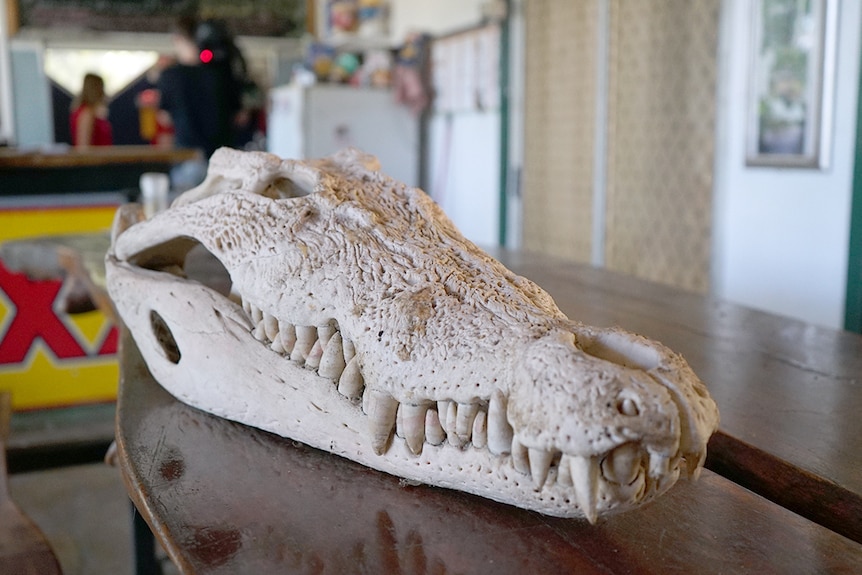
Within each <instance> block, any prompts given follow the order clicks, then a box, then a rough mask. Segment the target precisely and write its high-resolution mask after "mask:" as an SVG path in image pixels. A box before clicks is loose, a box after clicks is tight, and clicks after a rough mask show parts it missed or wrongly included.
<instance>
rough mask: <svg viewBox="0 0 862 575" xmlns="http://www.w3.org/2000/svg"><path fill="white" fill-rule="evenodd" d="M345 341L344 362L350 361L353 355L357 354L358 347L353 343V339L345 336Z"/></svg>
mask: <svg viewBox="0 0 862 575" xmlns="http://www.w3.org/2000/svg"><path fill="white" fill-rule="evenodd" d="M342 339H343V342H344V362H345V363H349V362H350V360H351V359H353V356H354V355H356V347H355V346H354V345H353V340H351V339H349V338H346V337H343V336H342Z"/></svg>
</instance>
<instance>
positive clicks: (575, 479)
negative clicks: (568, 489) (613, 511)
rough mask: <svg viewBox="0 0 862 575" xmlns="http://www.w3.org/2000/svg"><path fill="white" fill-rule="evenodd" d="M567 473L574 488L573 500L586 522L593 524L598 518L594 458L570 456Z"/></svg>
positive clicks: (597, 464)
mask: <svg viewBox="0 0 862 575" xmlns="http://www.w3.org/2000/svg"><path fill="white" fill-rule="evenodd" d="M569 472H570V473H571V474H572V484H573V485H574V487H575V498H576V499H577V500H578V505H579V506H580V508H581V511H583V513H584V517H586V518H587V521H589V522H590V523H593V524H595V522H596V518H597V517H598V508H597V505H598V495H599V463H598V459H597V458H595V457H583V456H581V455H571V456H570V457H569Z"/></svg>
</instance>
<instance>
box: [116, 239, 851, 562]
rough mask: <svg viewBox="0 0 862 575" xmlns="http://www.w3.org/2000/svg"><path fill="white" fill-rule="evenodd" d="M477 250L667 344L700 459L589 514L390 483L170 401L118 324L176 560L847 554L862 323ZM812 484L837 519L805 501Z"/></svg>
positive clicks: (132, 480) (136, 473) (120, 415)
mask: <svg viewBox="0 0 862 575" xmlns="http://www.w3.org/2000/svg"><path fill="white" fill-rule="evenodd" d="M496 255H497V256H498V257H500V258H501V259H502V260H503V261H504V262H505V263H506V264H507V265H508V266H509V267H510V268H512V269H514V270H515V271H517V272H518V273H521V274H523V275H525V276H527V277H530V278H531V279H533V280H535V281H537V283H539V284H540V285H542V286H543V287H545V288H546V289H547V290H548V291H549V292H550V293H551V294H552V295H553V296H554V297H555V299H556V300H557V303H558V304H559V305H560V307H561V309H563V311H564V312H566V313H567V314H569V315H570V316H571V317H573V318H577V319H579V320H582V321H585V322H587V323H592V324H595V325H615V324H619V325H622V326H624V327H626V328H628V329H631V330H632V331H636V332H639V333H643V334H645V335H648V336H650V337H654V338H656V339H659V340H661V341H663V342H664V343H666V344H668V345H669V346H670V347H672V348H674V349H676V350H677V351H680V352H682V353H683V355H684V356H686V358H687V359H688V360H689V362H690V363H691V364H692V366H693V367H694V369H695V371H697V372H698V373H699V374H700V375H701V377H702V378H703V379H704V380H705V381H706V382H707V384H708V385H709V386H710V389H711V391H712V393H713V394H714V396H715V397H716V399H717V401H718V403H719V407H720V409H721V411H722V428H721V429H722V430H721V432H720V433H719V434H717V436H716V437H715V438H714V441H713V442H711V444H710V450H711V453H710V459H708V466H710V467H712V468H714V469H715V470H716V471H717V473H716V472H713V471H709V470H707V471H705V472H704V473H703V476H702V477H701V479H700V480H699V481H697V482H687V481H680V483H679V484H677V485H676V486H675V487H674V488H673V489H671V490H670V491H669V492H668V493H667V494H665V495H664V496H663V497H661V498H659V499H658V500H657V501H655V502H654V503H652V504H650V505H648V506H645V507H644V508H641V509H638V510H635V511H632V512H629V513H625V514H622V515H617V516H612V517H607V518H600V519H599V522H598V524H597V525H595V526H590V525H589V524H587V523H586V522H584V521H578V520H564V519H555V518H550V517H546V516H542V515H539V514H536V513H533V512H529V511H524V510H520V509H517V508H513V507H509V506H505V505H502V504H498V503H495V502H492V501H489V500H485V499H482V498H479V497H475V496H472V495H468V494H464V493H459V492H455V491H449V490H444V489H438V488H432V487H427V486H406V485H403V484H401V483H400V482H399V480H398V478H395V477H392V476H389V475H386V474H383V473H380V472H377V471H374V470H371V469H367V468H365V467H363V466H361V465H358V464H356V463H354V462H351V461H349V460H345V459H342V458H340V457H337V456H333V455H330V454H327V453H324V452H320V451H317V450H314V449H312V448H309V447H307V446H303V445H301V444H298V443H296V442H292V441H290V440H288V439H284V438H281V437H277V436H274V435H271V434H268V433H266V432H262V431H258V430H254V429H251V428H247V427H244V426H242V425H239V424H236V423H232V422H229V421H226V420H223V419H220V418H217V417H214V416H211V415H209V414H206V413H203V412H201V411H199V410H196V409H194V408H192V407H190V406H187V405H185V404H183V403H181V402H179V401H177V400H176V399H174V398H173V397H172V396H170V395H169V394H168V393H167V392H166V391H164V390H163V389H162V388H161V387H160V386H159V385H158V383H157V382H155V381H154V380H153V378H152V377H151V375H150V374H149V372H148V370H147V368H146V365H145V364H144V362H143V361H142V359H141V358H140V355H139V354H138V352H137V349H136V348H135V346H134V344H133V342H132V341H131V339H130V338H129V337H128V336H126V337H124V340H123V344H122V349H121V362H120V363H121V381H120V389H119V396H118V402H117V445H118V453H119V463H120V469H121V471H122V473H123V477H124V479H125V481H126V484H127V488H128V491H129V493H130V495H131V497H132V499H133V501H134V502H135V505H136V506H137V507H138V509H139V510H140V511H141V514H142V515H143V516H144V518H145V519H146V520H147V521H148V523H149V524H150V526H151V527H152V529H153V531H154V533H155V534H156V536H157V538H158V539H159V540H160V542H161V543H162V544H163V545H164V547H165V548H166V549H167V551H168V553H169V554H170V556H171V558H172V559H173V560H174V562H175V563H176V564H177V565H178V566H179V567H180V569H181V571H182V572H184V573H488V572H493V573H500V574H505V573H692V572H697V573H806V574H807V573H824V572H830V573H859V572H862V544H860V543H859V542H858V539H856V540H855V541H854V538H855V537H854V534H855V533H856V531H855V529H856V525H857V524H858V523H854V521H856V522H858V521H859V519H858V517H854V516H853V514H852V513H850V512H848V511H847V508H848V506H849V508H850V509H851V510H852V509H853V506H854V505H858V500H859V493H860V492H862V489H860V484H859V483H860V481H862V480H860V477H859V470H860V462H859V459H860V456H859V455H858V454H859V453H862V450H860V449H859V447H860V441H862V439H860V436H862V434H859V433H858V430H859V427H858V424H857V423H856V420H855V419H854V417H856V414H858V413H862V411H860V408H862V406H860V401H862V400H860V393H862V390H860V389H859V385H858V380H857V379H856V378H858V377H859V374H860V373H862V367H860V363H859V362H860V361H862V359H860V356H862V337H859V336H856V335H854V334H847V333H844V332H839V331H834V330H827V329H823V328H815V327H812V326H807V325H805V324H801V323H798V322H793V321H790V320H786V319H782V318H777V317H775V316H770V315H768V314H761V313H757V312H752V311H751V310H746V309H743V308H739V307H737V306H732V305H729V304H726V303H721V302H715V301H712V300H709V299H707V298H703V297H701V296H696V295H692V294H685V293H683V292H679V291H677V290H673V289H671V288H666V287H663V286H658V285H655V284H650V283H646V282H641V281H638V280H634V279H632V278H627V277H625V276H620V275H617V274H613V273H610V272H605V271H600V270H594V269H591V268H587V267H583V266H576V265H572V264H562V263H560V262H558V261H556V260H552V259H548V258H540V257H534V256H529V257H524V256H521V255H520V254H513V253H498V254H496ZM201 269H207V268H206V266H203V267H202V268H201ZM740 395H741V396H742V397H739V396H740ZM854 430H855V431H856V433H855V434H854ZM845 442H849V443H845ZM796 450H798V451H796ZM770 470H771V471H770ZM758 480H759V481H760V483H758ZM746 482H748V485H747V487H752V488H757V489H759V490H760V491H761V492H762V493H763V495H764V496H765V497H764V496H761V495H759V494H757V493H754V492H752V491H751V490H749V489H747V488H746V486H744V485H746ZM797 483H798V484H799V486H796V487H795V489H796V490H797V491H798V493H791V495H790V496H789V497H785V499H791V500H794V499H796V497H797V496H798V497H799V498H801V499H802V504H801V505H797V506H796V508H793V506H792V505H790V504H788V503H787V502H786V501H783V500H782V499H781V493H780V492H781V491H782V490H783V489H784V488H785V487H786V486H789V488H794V486H795V485H796V484H797ZM800 486H801V487H800ZM776 492H779V493H778V495H777V496H776ZM767 497H768V498H769V499H767ZM818 497H819V498H821V506H822V507H824V508H826V509H827V510H829V509H833V508H834V509H837V510H838V511H837V513H838V515H839V516H838V518H837V519H835V518H830V517H826V519H825V520H824V518H823V517H822V515H824V513H820V515H818V514H817V513H816V510H812V507H815V505H814V503H813V502H815V501H816V499H817V498H818ZM791 503H792V502H791ZM825 514H826V515H829V513H825ZM830 521H831V522H832V523H831V524H830ZM848 525H849V526H848Z"/></svg>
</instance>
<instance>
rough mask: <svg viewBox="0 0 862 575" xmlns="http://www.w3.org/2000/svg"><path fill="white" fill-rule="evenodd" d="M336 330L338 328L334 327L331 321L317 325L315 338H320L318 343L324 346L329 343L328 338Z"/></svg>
mask: <svg viewBox="0 0 862 575" xmlns="http://www.w3.org/2000/svg"><path fill="white" fill-rule="evenodd" d="M337 332H338V330H337V329H335V326H334V325H332V324H331V323H328V324H326V325H320V326H317V339H319V340H320V345H321V346H323V347H326V344H327V343H329V340H330V338H331V337H332V336H333V335H335V334H336V333H337Z"/></svg>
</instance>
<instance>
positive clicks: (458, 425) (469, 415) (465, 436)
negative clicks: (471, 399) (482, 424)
mask: <svg viewBox="0 0 862 575" xmlns="http://www.w3.org/2000/svg"><path fill="white" fill-rule="evenodd" d="M477 413H479V404H478V403H459V404H458V416H457V419H456V420H455V433H456V434H457V435H458V437H459V438H460V439H461V442H462V443H467V442H468V441H470V435H471V434H472V433H473V420H474V419H476V414H477Z"/></svg>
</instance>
